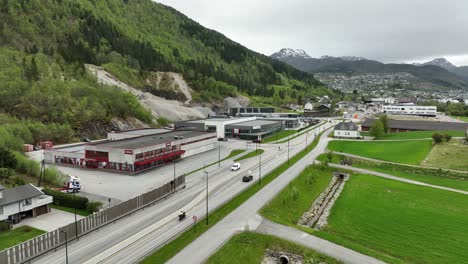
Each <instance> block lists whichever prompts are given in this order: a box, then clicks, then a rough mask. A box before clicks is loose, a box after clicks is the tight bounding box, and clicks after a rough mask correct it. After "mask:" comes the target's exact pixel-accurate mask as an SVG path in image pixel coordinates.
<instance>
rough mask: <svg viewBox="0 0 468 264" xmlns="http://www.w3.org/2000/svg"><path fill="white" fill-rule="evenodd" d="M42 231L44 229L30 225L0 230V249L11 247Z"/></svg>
mask: <svg viewBox="0 0 468 264" xmlns="http://www.w3.org/2000/svg"><path fill="white" fill-rule="evenodd" d="M44 233H45V231H42V230H39V229H36V228H33V227H30V226H20V227H18V228H15V229H11V230H8V231H4V232H0V250H4V249H5V248H9V247H12V246H14V245H16V244H19V243H21V242H24V241H27V240H29V239H31V238H34V237H37V236H38V235H41V234H44Z"/></svg>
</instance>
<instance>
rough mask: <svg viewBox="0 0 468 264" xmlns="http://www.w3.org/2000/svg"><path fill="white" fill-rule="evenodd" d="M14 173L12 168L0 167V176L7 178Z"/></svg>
mask: <svg viewBox="0 0 468 264" xmlns="http://www.w3.org/2000/svg"><path fill="white" fill-rule="evenodd" d="M14 175H15V171H14V170H13V169H9V168H0V177H5V179H8V178H10V177H12V176H14Z"/></svg>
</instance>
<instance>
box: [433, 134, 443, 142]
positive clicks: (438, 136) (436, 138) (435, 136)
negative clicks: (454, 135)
mask: <svg viewBox="0 0 468 264" xmlns="http://www.w3.org/2000/svg"><path fill="white" fill-rule="evenodd" d="M432 139H433V140H434V142H435V143H436V144H438V143H441V142H442V140H443V136H442V135H441V134H439V133H434V134H432Z"/></svg>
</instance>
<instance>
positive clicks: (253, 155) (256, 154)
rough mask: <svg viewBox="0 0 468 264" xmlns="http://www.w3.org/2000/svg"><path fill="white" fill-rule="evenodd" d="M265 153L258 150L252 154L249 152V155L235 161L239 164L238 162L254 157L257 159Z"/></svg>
mask: <svg viewBox="0 0 468 264" xmlns="http://www.w3.org/2000/svg"><path fill="white" fill-rule="evenodd" d="M263 152H265V151H264V150H263V149H256V150H254V151H251V152H249V153H247V154H245V155H243V156H241V157H239V158H237V159H235V160H234V161H235V162H238V161H241V160H245V159H250V158H253V157H256V156H258V155H260V154H262V153H263Z"/></svg>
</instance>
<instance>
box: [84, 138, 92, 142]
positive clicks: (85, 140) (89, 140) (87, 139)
mask: <svg viewBox="0 0 468 264" xmlns="http://www.w3.org/2000/svg"><path fill="white" fill-rule="evenodd" d="M83 142H91V139H89V138H83Z"/></svg>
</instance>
